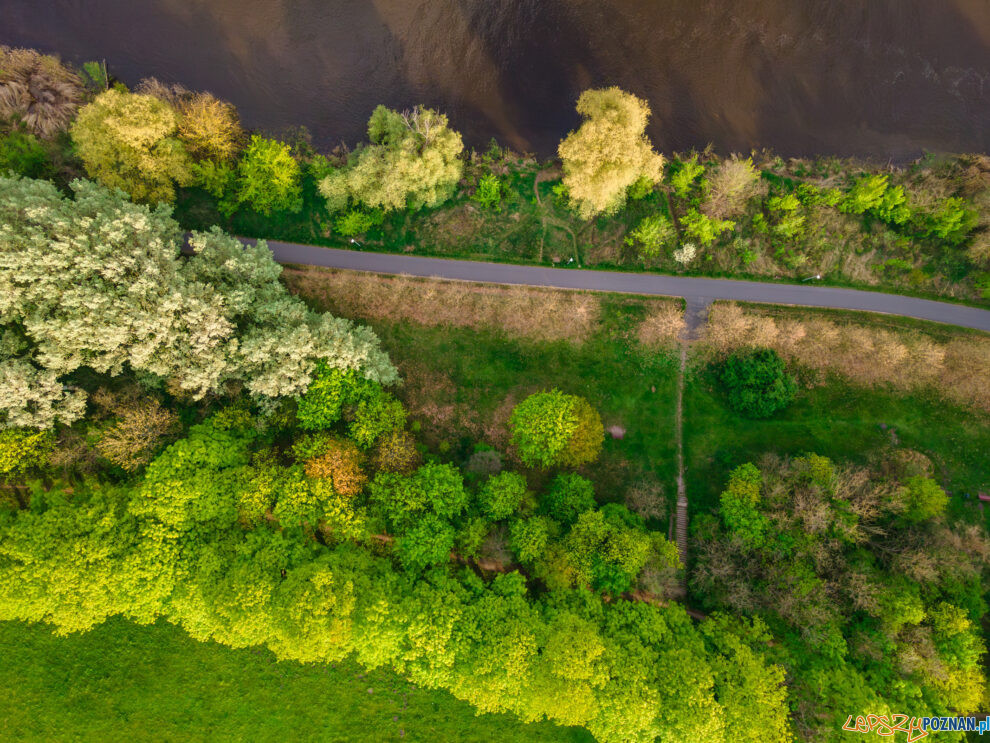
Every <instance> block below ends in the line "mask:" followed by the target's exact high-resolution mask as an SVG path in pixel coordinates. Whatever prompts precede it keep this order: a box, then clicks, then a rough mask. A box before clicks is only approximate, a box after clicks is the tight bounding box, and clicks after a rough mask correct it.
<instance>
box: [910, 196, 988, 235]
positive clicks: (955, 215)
mask: <svg viewBox="0 0 990 743" xmlns="http://www.w3.org/2000/svg"><path fill="white" fill-rule="evenodd" d="M915 222H916V224H917V226H918V227H919V228H920V230H921V231H922V232H923V233H924V235H925V236H927V237H929V238H932V239H938V240H944V241H945V242H947V243H949V244H951V245H958V244H960V243H962V242H964V241H965V240H966V238H967V237H968V236H969V233H970V232H972V231H973V229H975V227H976V225H977V223H978V222H979V218H978V215H977V214H976V212H975V211H973V210H972V209H969V208H968V207H967V205H966V201H965V200H963V199H961V198H959V197H957V196H952V197H950V198H948V199H946V200H945V201H943V202H941V203H940V204H939V205H938V207H937V208H936V209H935V210H933V211H931V212H927V213H922V214H919V215H917V218H916V220H915Z"/></svg>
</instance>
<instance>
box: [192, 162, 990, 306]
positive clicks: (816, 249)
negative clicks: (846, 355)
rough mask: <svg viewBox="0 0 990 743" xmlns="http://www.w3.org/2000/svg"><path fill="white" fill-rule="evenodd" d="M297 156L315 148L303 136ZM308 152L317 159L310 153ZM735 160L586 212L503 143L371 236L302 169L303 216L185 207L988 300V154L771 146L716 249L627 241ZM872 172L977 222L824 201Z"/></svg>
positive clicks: (537, 253) (399, 248)
mask: <svg viewBox="0 0 990 743" xmlns="http://www.w3.org/2000/svg"><path fill="white" fill-rule="evenodd" d="M298 151H299V152H302V153H305V152H309V150H308V147H307V146H306V145H305V143H302V144H299V145H298ZM307 156H312V155H302V157H303V158H305V157H307ZM733 162H738V161H732V160H729V159H726V158H719V157H717V156H715V155H713V154H711V153H703V154H702V155H701V156H700V158H699V157H698V153H681V154H677V155H674V156H672V157H671V159H670V161H669V163H668V167H667V169H666V171H665V173H666V175H665V180H664V181H663V183H662V184H661V185H660V187H659V188H658V189H656V190H651V191H649V192H648V193H646V195H645V196H643V197H642V198H639V199H629V200H628V201H627V204H626V206H625V208H623V209H622V210H620V211H619V212H618V213H616V214H614V215H609V216H601V217H598V218H596V219H593V220H590V221H585V220H581V219H579V218H578V217H577V215H576V214H575V213H574V212H573V210H572V209H571V208H570V207H569V205H568V202H567V198H566V195H565V194H564V193H563V192H562V191H561V188H560V177H561V173H560V168H559V165H558V164H557V163H554V162H545V163H541V162H538V161H537V160H536V159H534V158H532V157H528V156H523V155H518V154H516V153H512V152H510V151H507V150H502V149H500V148H498V147H494V146H493V148H492V149H491V150H490V151H489V152H488V153H484V154H477V153H472V154H471V156H470V157H469V160H468V165H467V168H466V171H465V178H464V179H463V180H462V181H461V183H460V185H459V187H458V189H457V191H456V194H455V196H454V197H453V198H452V199H450V200H449V201H447V202H446V203H444V204H443V205H442V206H440V207H438V208H435V209H422V210H419V211H413V212H409V211H398V212H390V213H387V214H385V215H384V217H383V221H382V224H381V225H379V226H376V227H373V228H371V229H370V230H369V231H367V232H366V233H362V234H356V235H350V234H342V233H341V232H340V230H339V229H338V228H337V227H335V218H334V217H333V216H332V215H330V214H328V213H327V212H326V208H325V204H324V202H323V199H322V197H321V196H320V195H319V193H318V191H317V184H316V180H315V179H314V178H313V177H312V176H309V175H304V178H303V181H304V183H303V185H304V188H303V193H304V206H303V208H302V210H301V211H299V212H296V213H288V212H283V213H277V212H276V213H274V214H272V215H271V216H267V217H266V216H264V215H261V214H258V213H256V212H252V211H249V210H246V209H242V210H239V211H237V212H236V213H234V214H233V215H232V216H231V217H229V218H228V217H225V216H224V215H222V214H220V212H219V211H218V209H217V203H216V200H215V199H213V198H212V197H211V196H210V195H209V194H207V193H206V192H205V191H202V190H200V189H184V190H183V191H181V192H180V195H179V198H178V201H177V204H176V214H177V216H178V218H179V220H180V221H181V222H183V224H184V225H185V226H187V227H189V228H194V229H203V228H207V227H209V226H211V225H214V224H218V225H221V226H223V227H224V228H225V229H228V230H230V231H233V232H236V233H238V234H243V235H247V236H252V237H267V238H272V239H281V240H286V241H294V242H302V243H308V244H315V245H325V246H330V247H345V248H353V247H354V246H353V244H352V243H351V240H352V239H356V240H357V241H358V242H359V243H360V244H361V248H362V249H364V250H375V251H382V252H392V253H412V254H416V255H433V256H442V257H456V258H465V259H472V260H490V261H499V262H515V263H526V264H534V265H581V266H585V267H594V268H599V269H621V270H627V271H628V270H632V271H644V270H645V271H659V272H663V273H672V274H683V275H695V276H723V277H736V278H746V279H754V280H764V281H785V282H787V281H801V280H802V279H805V278H807V277H808V276H814V275H821V277H822V278H821V279H820V283H823V284H829V285H834V286H846V287H856V288H862V289H876V290H883V291H889V292H895V293H903V294H910V295H916V296H927V297H937V298H941V299H947V300H954V301H962V302H966V303H969V304H976V305H981V306H986V305H987V304H988V296H990V273H987V271H986V268H987V267H988V266H986V265H984V263H985V261H986V260H988V259H990V255H987V256H984V253H987V252H988V251H987V248H986V247H985V245H984V243H988V242H990V233H986V232H984V231H981V230H983V229H984V228H982V227H977V228H976V231H975V232H971V231H972V230H973V229H974V226H975V225H980V224H984V223H988V224H990V196H988V194H990V187H988V185H987V184H988V183H990V161H986V159H985V158H981V157H980V156H972V157H969V156H965V157H960V158H955V157H945V158H929V159H927V160H924V161H921V162H919V163H916V164H914V165H912V166H910V167H906V168H890V167H879V166H877V165H875V164H871V163H869V162H865V161H853V160H842V161H840V160H837V159H835V158H821V159H818V160H814V161H810V160H788V161H784V160H782V159H781V158H778V157H775V156H774V155H773V154H772V153H763V154H761V155H759V156H757V157H756V158H755V159H754V165H755V172H756V173H757V174H758V179H757V180H756V181H754V182H752V183H751V184H750V186H749V187H750V189H751V190H752V194H751V195H750V197H749V198H748V199H747V200H745V202H744V204H743V205H742V206H740V207H739V209H740V210H741V211H740V212H739V213H736V214H733V215H732V219H731V220H730V221H731V222H732V223H733V225H734V227H733V228H732V229H731V230H728V231H726V232H723V233H721V234H720V235H719V236H717V237H716V238H714V240H713V241H712V243H711V244H710V245H707V246H706V245H704V244H699V243H698V241H697V240H696V239H695V238H693V237H692V236H691V235H688V234H685V233H683V232H681V233H679V236H677V237H675V238H674V242H671V243H669V244H667V245H666V246H665V247H663V248H662V249H661V250H659V252H657V253H656V254H654V255H650V256H645V255H644V253H643V250H642V246H641V245H640V244H639V243H638V242H637V241H636V240H635V239H633V238H632V237H631V235H632V233H633V232H634V230H635V229H636V228H637V226H638V225H640V224H641V223H642V221H643V220H644V219H648V218H651V217H653V216H654V215H661V216H663V217H666V218H671V219H673V220H674V223H675V224H681V221H682V220H683V218H684V217H685V216H686V214H687V213H688V212H689V211H692V210H694V211H697V210H698V209H700V210H701V211H702V212H704V211H705V210H706V209H707V208H708V206H709V205H710V202H711V201H712V199H713V198H714V197H713V195H712V193H711V192H712V189H713V187H712V186H711V185H709V180H713V181H714V180H716V179H717V178H718V174H719V173H720V172H721V171H723V170H724V169H725V168H726V167H729V166H727V165H726V164H727V163H733ZM685 168H695V169H696V170H692V171H691V172H696V173H697V175H696V177H695V178H694V179H692V180H691V181H690V182H689V183H688V185H687V186H684V185H683V183H682V181H683V179H679V178H678V175H677V174H678V173H683V172H684V171H685ZM492 174H495V175H496V176H497V177H498V179H499V182H500V184H501V201H500V203H499V204H498V206H497V207H490V206H488V207H486V206H482V205H480V204H478V203H476V202H475V201H474V200H473V196H474V194H475V192H476V188H477V184H478V182H479V180H480V179H481V178H482V177H483V176H486V175H492ZM869 175H882V176H886V177H887V178H888V188H893V187H900V188H903V189H905V192H906V193H908V194H911V195H912V196H911V198H913V199H914V200H915V201H917V202H918V203H919V204H920V203H924V204H925V205H926V206H925V209H929V210H936V211H937V210H938V209H943V208H945V209H950V208H956V209H957V210H958V211H957V212H954V213H953V214H952V215H943V216H944V218H945V219H948V220H950V221H951V220H959V222H958V224H962V223H963V222H965V223H966V224H968V225H969V226H968V227H966V228H965V229H964V228H962V227H960V228H959V229H960V230H964V231H963V232H958V231H957V233H953V234H952V235H950V236H949V237H947V238H944V239H943V238H939V237H937V236H935V235H934V234H932V233H931V229H933V228H931V227H930V226H929V227H924V226H923V225H922V222H923V221H924V219H929V221H930V220H931V219H934V217H931V218H928V217H924V218H923V217H922V216H918V217H917V220H918V221H917V222H916V223H903V224H899V225H898V224H892V223H885V222H884V221H883V220H882V219H880V218H878V217H877V216H876V215H871V213H869V212H867V213H863V214H855V213H848V212H843V211H841V210H840V209H839V208H837V207H836V206H835V205H834V204H831V203H829V202H828V199H833V200H834V199H835V198H838V194H840V193H846V192H847V191H848V190H849V189H850V188H852V187H853V184H855V183H856V182H859V181H862V180H863V179H864V178H866V177H867V176H869ZM952 194H962V196H952ZM948 199H955V201H948ZM946 204H948V205H949V206H946ZM919 208H920V207H919ZM918 213H919V214H922V212H918ZM925 213H927V212H925ZM932 213H933V214H934V213H935V212H934V211H933V212H932ZM939 213H940V214H941V212H939ZM954 224H955V222H954ZM926 229H928V230H929V231H928V232H925V230H926ZM964 235H968V236H964ZM686 242H693V243H694V244H695V245H696V248H697V254H696V257H695V258H694V259H693V260H692V261H691V262H690V263H688V264H683V263H679V262H678V261H676V260H675V259H674V258H673V248H674V247H675V246H676V245H677V244H684V243H686ZM572 260H573V261H574V263H573V264H571V263H570V262H571V261H572ZM985 295H987V296H985Z"/></svg>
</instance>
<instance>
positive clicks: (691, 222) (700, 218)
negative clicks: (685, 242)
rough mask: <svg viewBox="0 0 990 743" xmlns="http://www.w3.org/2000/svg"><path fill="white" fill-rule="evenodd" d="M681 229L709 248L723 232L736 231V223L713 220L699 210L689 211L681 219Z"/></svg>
mask: <svg viewBox="0 0 990 743" xmlns="http://www.w3.org/2000/svg"><path fill="white" fill-rule="evenodd" d="M681 227H682V228H683V229H684V232H685V233H687V234H688V235H689V236H691V237H693V238H694V239H695V240H697V241H698V242H699V243H701V244H702V245H704V246H705V247H707V246H709V245H711V244H712V243H713V242H715V239H716V238H717V237H718V236H719V235H721V234H722V233H723V232H729V231H732V230H734V229H735V228H736V223H735V222H733V221H732V220H731V219H712V218H711V217H707V216H705V215H704V214H702V213H701V212H699V211H698V210H697V209H688V211H687V214H685V215H684V216H683V217H681Z"/></svg>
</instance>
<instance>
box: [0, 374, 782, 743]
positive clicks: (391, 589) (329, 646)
mask: <svg viewBox="0 0 990 743" xmlns="http://www.w3.org/2000/svg"><path fill="white" fill-rule="evenodd" d="M331 377H333V378H335V379H337V380H339V381H342V382H343V385H342V387H343V388H344V389H347V388H352V389H353V388H361V389H362V392H361V395H360V397H361V399H362V400H365V399H369V398H371V397H373V396H374V395H375V391H374V390H375V389H376V388H377V389H378V390H379V393H378V394H384V393H382V392H381V391H380V386H379V385H377V383H373V382H367V381H363V382H361V381H357V380H355V379H353V378H351V377H350V375H349V374H343V375H340V374H336V373H334V372H330V371H324V372H323V373H321V375H319V376H318V377H317V379H316V380H315V381H314V382H313V383H312V384H311V387H310V390H309V392H307V394H306V395H303V396H302V397H301V398H300V400H299V403H300V409H302V407H303V405H304V401H305V400H306V397H307V395H312V399H311V400H310V403H311V404H312V403H314V402H315V400H322V401H323V402H327V395H326V388H327V384H326V382H327V380H328V378H331ZM331 386H332V385H331ZM353 399H354V396H350V397H349V395H348V394H344V395H342V400H340V401H338V402H336V403H335V402H334V401H332V400H331V401H329V403H328V407H329V408H330V409H331V411H332V413H333V415H331V417H335V420H334V421H332V422H328V421H327V419H323V422H322V423H321V425H320V430H319V431H318V432H317V433H306V432H304V431H299V432H297V433H295V435H294V437H293V439H292V440H291V441H290V442H288V443H286V433H287V431H286V429H284V428H283V426H284V425H285V424H284V422H283V421H282V419H281V418H280V417H279V416H273V417H267V418H266V417H259V416H257V415H255V414H253V413H252V412H251V411H250V410H249V409H248V408H246V407H244V406H241V405H235V406H232V407H227V408H225V409H223V410H221V411H220V412H218V413H216V414H215V415H213V416H212V417H210V418H208V419H206V420H205V421H203V422H202V423H198V424H195V425H193V426H192V427H191V428H189V429H188V431H187V432H186V434H185V436H184V437H183V438H180V439H179V440H178V441H176V442H175V443H173V444H171V445H170V446H168V447H167V448H166V449H165V450H164V451H162V452H161V453H160V454H158V456H157V457H155V459H154V460H153V461H152V462H151V463H150V464H149V465H148V466H147V468H146V470H145V471H144V472H143V475H142V476H141V477H140V478H138V479H136V480H134V481H132V482H131V483H130V484H127V485H118V486H112V485H109V484H104V483H102V482H101V481H99V480H96V479H88V480H85V481H84V482H83V483H81V484H80V485H77V486H76V487H75V488H74V492H73V494H72V496H71V497H69V496H68V494H67V492H65V491H63V490H62V489H61V488H62V485H61V484H60V481H57V482H56V484H55V485H54V486H51V485H49V487H48V490H47V492H46V493H45V494H44V495H43V496H41V495H40V494H39V496H37V497H36V498H34V499H33V500H32V507H31V508H30V509H25V508H24V504H15V508H14V509H13V510H5V511H2V512H0V618H2V619H21V620H30V621H47V622H51V623H53V624H54V625H55V626H56V628H57V629H58V631H60V632H72V631H79V630H84V629H87V628H89V627H91V626H93V625H94V624H96V623H99V622H101V621H103V620H104V619H106V618H107V617H109V616H113V615H116V614H121V615H124V616H126V617H129V618H131V619H133V620H135V621H139V622H148V621H153V620H154V619H155V618H156V617H159V616H164V617H166V618H167V619H169V620H170V621H173V622H175V623H177V624H179V625H181V626H182V627H184V628H185V629H186V630H187V631H188V632H189V633H190V634H191V635H192V636H193V637H196V638H198V639H202V640H206V639H212V640H216V641H219V642H222V643H225V644H228V645H230V646H232V647H246V646H253V645H267V646H268V647H269V648H271V649H272V650H273V651H274V652H275V653H276V654H278V655H279V657H283V658H290V659H295V660H300V661H305V662H321V661H322V662H327V661H333V660H336V659H340V658H343V657H346V656H354V657H356V658H357V659H358V660H359V661H360V662H362V663H363V664H365V665H366V666H368V667H369V668H375V667H379V666H389V667H393V668H395V669H397V670H398V671H399V672H401V673H404V674H406V675H407V676H409V677H410V678H411V679H412V680H413V681H414V682H416V683H418V684H422V685H424V686H428V687H430V688H445V689H448V690H450V691H451V692H452V693H453V694H455V695H456V696H458V697H459V698H462V699H465V700H467V701H469V702H471V703H472V704H474V705H475V706H477V707H478V709H479V710H484V711H492V712H498V711H510V712H514V713H515V714H517V715H519V716H520V717H521V718H522V719H524V720H538V719H542V718H545V717H546V718H549V719H552V720H555V721H557V722H559V723H561V724H567V725H584V726H586V727H588V728H589V729H590V730H591V731H592V732H593V733H594V734H595V735H596V737H597V738H598V739H599V740H602V741H630V740H639V741H652V740H654V739H655V738H656V737H657V736H663V737H671V738H675V739H690V740H711V741H720V740H727V739H728V736H730V735H732V736H736V737H738V736H740V735H741V736H743V737H744V738H747V739H753V740H756V739H760V740H788V739H789V731H788V722H787V712H786V706H785V704H784V700H785V695H786V692H785V690H784V687H783V672H782V670H781V669H780V668H778V667H776V666H774V665H772V664H769V663H767V662H766V660H765V651H764V650H763V649H762V648H761V644H762V643H763V642H764V641H765V638H766V628H765V627H764V626H763V625H762V624H761V623H760V622H759V621H757V622H746V621H742V622H740V621H737V620H731V619H729V618H728V617H723V618H719V619H718V620H713V621H712V623H711V626H708V624H703V625H702V626H701V627H695V626H694V625H693V623H692V621H691V620H690V619H689V618H688V616H687V614H686V613H685V612H684V610H683V609H682V608H681V607H680V606H678V605H676V604H674V605H670V606H666V607H664V608H661V606H658V605H654V604H651V603H644V602H635V601H631V600H629V599H627V598H625V597H623V595H622V594H623V593H624V592H625V591H628V590H629V589H630V588H631V586H632V585H633V582H634V581H635V580H636V579H637V574H638V573H639V571H640V570H641V569H642V567H643V566H644V565H645V564H646V563H647V562H650V561H653V562H659V563H664V564H667V565H669V566H673V567H675V568H676V565H677V556H676V549H675V548H674V547H673V545H671V544H670V543H668V542H667V540H666V539H664V538H663V537H662V536H661V535H659V534H651V533H650V532H648V531H647V530H646V529H645V527H644V525H643V523H642V520H641V519H639V518H638V517H635V516H633V515H632V514H631V513H629V512H628V511H626V510H625V509H624V508H623V507H620V506H615V505H614V504H613V505H611V506H606V507H603V508H601V509H599V508H598V507H597V506H596V503H595V499H594V494H593V489H592V487H591V484H590V483H589V482H588V481H587V480H584V479H583V478H580V477H578V476H576V475H566V474H565V475H560V476H558V478H557V479H556V480H555V481H554V482H553V484H552V486H551V488H550V489H549V490H548V492H547V493H546V494H545V495H543V496H535V495H534V494H533V493H532V492H531V488H530V486H529V485H528V483H527V479H526V477H525V476H523V475H522V474H520V473H513V472H503V473H501V474H496V475H493V476H490V477H489V478H488V479H485V480H482V481H480V482H479V483H478V484H477V485H476V486H471V485H469V484H468V483H467V482H465V479H464V477H463V475H462V474H461V472H460V471H459V469H458V468H457V467H456V466H454V465H452V464H450V463H445V462H440V461H437V460H436V459H432V460H431V461H428V462H426V463H425V464H423V465H421V466H419V467H418V468H416V469H414V470H412V471H409V472H406V473H403V472H390V471H388V470H384V469H383V470H379V471H378V472H377V474H375V475H374V477H373V478H372V479H370V481H369V480H368V476H369V475H370V474H371V472H372V471H373V469H372V467H373V465H372V463H371V462H369V461H368V460H366V459H365V458H364V457H363V456H362V454H361V450H360V448H359V446H358V443H359V437H360V434H359V433H358V440H355V432H354V431H352V430H351V428H350V426H349V422H348V420H347V418H348V417H349V416H350V413H348V410H349V409H350V408H352V407H353V405H354V403H353ZM109 404H110V403H107V405H109ZM42 435H44V434H38V435H37V436H42ZM7 438H10V439H11V441H10V443H9V444H7V442H6V439H7ZM15 438H16V439H17V440H16V441H15V440H14V439H15ZM28 438H29V435H28V434H22V433H18V434H16V436H12V435H10V434H6V435H5V437H4V438H3V439H0V461H4V460H3V457H4V453H5V452H7V453H8V457H9V458H13V459H19V460H20V461H21V465H20V469H19V470H18V471H20V472H27V471H28V469H30V468H34V469H35V470H37V469H38V468H44V467H45V466H46V465H45V461H46V453H45V452H47V451H49V450H50V447H51V440H50V439H49V440H47V441H46V442H41V441H30V440H28ZM279 441H280V442H281V443H276V442H279ZM56 480H57V478H56ZM557 519H560V521H558V520H557ZM503 525H505V526H507V527H508V532H509V533H510V534H511V538H510V542H511V545H512V550H513V552H514V553H515V554H516V555H517V559H518V562H517V563H511V562H510V563H507V564H500V565H495V566H492V567H494V570H491V571H488V572H486V571H484V570H482V571H481V573H480V575H479V572H476V569H472V568H471V567H470V565H471V564H472V562H473V560H474V559H475V558H473V557H472V555H473V554H476V553H477V551H478V550H477V549H476V550H475V551H474V552H472V550H471V549H470V543H471V542H473V543H474V544H475V545H476V546H477V545H478V544H479V543H482V542H485V541H486V540H487V539H488V536H490V535H491V534H492V533H497V532H498V530H499V529H500V528H502V526H503ZM481 551H483V548H482V550H481ZM376 555H378V556H376ZM475 564H476V566H480V565H481V560H478V561H477V563H475ZM482 576H487V577H482ZM547 587H549V588H551V589H552V590H550V591H547V590H546V588H547ZM640 590H645V588H644V587H642V586H641V587H640ZM661 590H662V589H661ZM603 595H608V596H609V597H610V598H609V600H604V599H603ZM661 595H662V594H661ZM749 703H756V704H758V705H759V707H760V715H759V716H758V718H754V719H753V721H752V722H747V721H746V714H745V711H744V707H745V705H746V704H749Z"/></svg>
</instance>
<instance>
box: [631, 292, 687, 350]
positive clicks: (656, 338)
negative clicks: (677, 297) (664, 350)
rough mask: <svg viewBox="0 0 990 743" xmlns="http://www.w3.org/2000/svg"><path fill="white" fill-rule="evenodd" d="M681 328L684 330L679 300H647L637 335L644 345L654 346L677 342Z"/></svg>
mask: <svg viewBox="0 0 990 743" xmlns="http://www.w3.org/2000/svg"><path fill="white" fill-rule="evenodd" d="M682 330H684V311H683V310H682V309H681V307H680V303H679V302H677V301H672V300H649V304H648V306H647V315H646V318H645V319H644V320H643V322H641V323H640V325H639V328H638V329H637V336H638V337H639V342H640V343H642V344H643V345H644V346H648V347H651V348H655V347H657V346H664V345H669V344H672V343H677V338H678V336H679V335H680V334H681V331H682Z"/></svg>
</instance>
